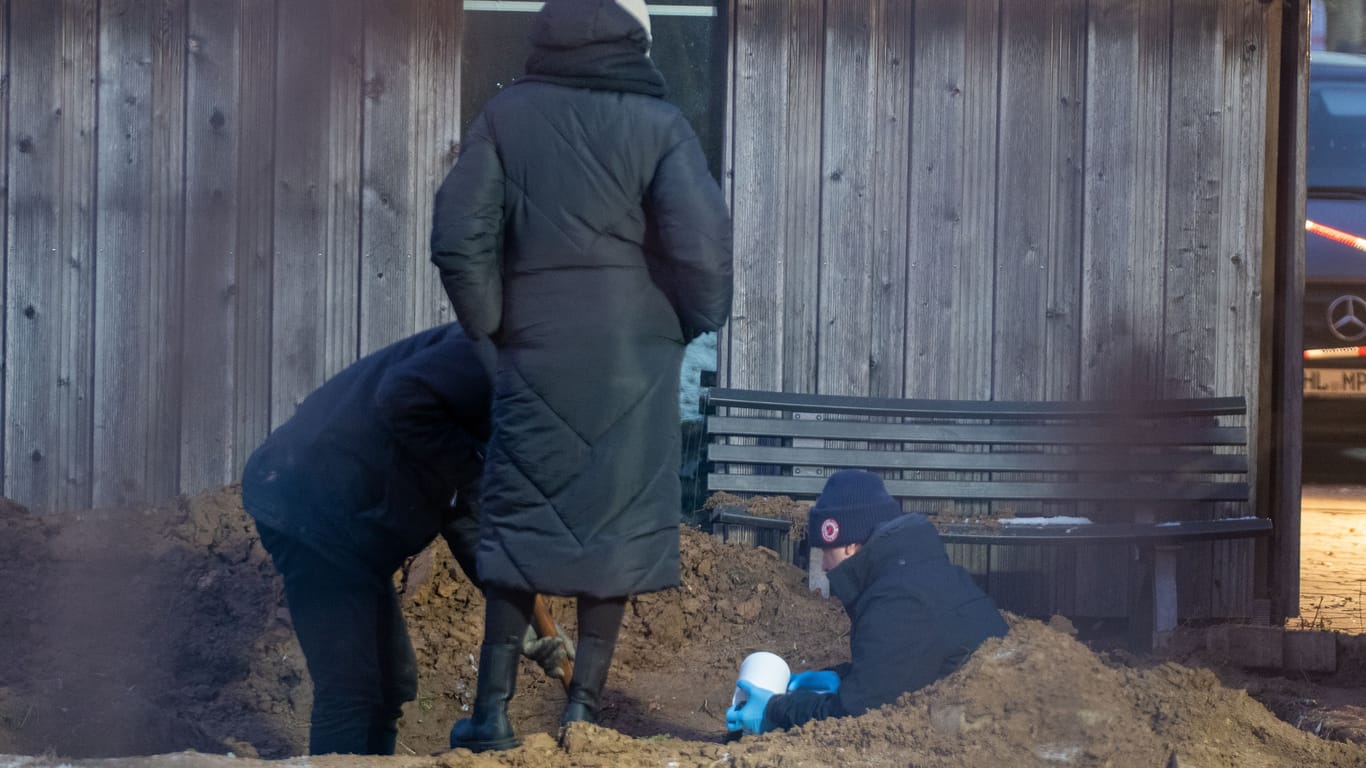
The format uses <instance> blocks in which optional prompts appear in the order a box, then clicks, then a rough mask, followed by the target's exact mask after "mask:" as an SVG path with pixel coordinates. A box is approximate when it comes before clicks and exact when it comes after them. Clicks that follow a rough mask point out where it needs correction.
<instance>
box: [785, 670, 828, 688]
mask: <svg viewBox="0 0 1366 768" xmlns="http://www.w3.org/2000/svg"><path fill="white" fill-rule="evenodd" d="M839 689H840V676H839V675H837V674H835V673H834V672H832V671H831V670H828V669H813V670H810V671H807V672H798V673H797V674H795V675H793V676H792V679H790V680H788V681H787V690H789V691H815V692H816V693H834V692H835V691H838V690H839Z"/></svg>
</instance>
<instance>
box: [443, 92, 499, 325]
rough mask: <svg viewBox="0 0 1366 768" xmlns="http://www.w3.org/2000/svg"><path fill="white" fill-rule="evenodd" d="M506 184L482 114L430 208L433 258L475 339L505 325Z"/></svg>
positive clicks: (461, 316) (457, 313) (447, 291)
mask: <svg viewBox="0 0 1366 768" xmlns="http://www.w3.org/2000/svg"><path fill="white" fill-rule="evenodd" d="M504 184H505V180H504V177H503V164H502V160H501V159H500V158H499V156H498V150H497V147H496V146H494V143H493V140H492V139H491V138H490V135H489V130H488V122H487V121H486V120H485V118H484V116H483V115H480V116H479V117H477V118H475V120H474V123H473V124H472V125H471V126H470V129H469V131H467V132H466V134H465V141H464V144H463V145H462V146H461V150H460V159H459V161H457V162H456V164H455V167H454V168H452V169H451V172H450V173H448V174H447V175H446V180H445V181H444V182H442V184H441V188H440V189H439V190H437V193H436V203H435V205H434V206H433V209H432V242H431V251H432V263H433V264H435V265H436V268H437V270H439V271H440V273H441V285H442V287H443V288H445V289H446V296H448V297H449V298H450V300H451V305H452V306H454V307H455V314H456V317H457V318H459V320H460V325H461V326H462V327H463V328H464V329H465V332H466V333H468V334H469V335H470V336H471V337H472V338H482V337H487V336H491V335H493V334H495V333H497V332H498V327H499V326H500V325H501V324H502V313H503V277H502V264H503V245H502V243H503V213H504V211H503V209H504V196H503V189H504Z"/></svg>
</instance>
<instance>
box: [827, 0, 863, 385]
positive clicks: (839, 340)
mask: <svg viewBox="0 0 1366 768" xmlns="http://www.w3.org/2000/svg"><path fill="white" fill-rule="evenodd" d="M874 21H875V20H874V16H873V3H872V1H871V0H845V2H839V3H834V4H832V5H830V6H829V7H827V9H826V42H825V56H826V59H825V68H826V76H825V107H824V110H823V116H824V130H823V137H822V144H821V155H822V160H821V176H822V184H821V218H820V221H821V227H820V246H821V264H822V269H821V272H820V303H819V305H818V306H819V307H820V309H821V312H820V328H819V331H818V334H819V347H818V353H817V359H816V368H817V377H816V388H817V391H819V392H820V393H821V394H829V395H867V394H869V392H868V377H869V369H870V364H871V359H872V348H871V343H872V295H871V294H872V285H873V275H872V267H873V237H872V235H873V220H874V214H873V206H874V200H873V184H874V182H873V176H874V173H875V170H874V166H873V136H874V131H873V115H874V109H875V108H874V103H875V100H876V98H877V91H876V82H875V80H874V78H873V76H872V55H871V54H872V50H873V47H874V44H873V35H874V32H873V23H874Z"/></svg>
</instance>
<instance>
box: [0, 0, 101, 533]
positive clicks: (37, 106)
mask: <svg viewBox="0 0 1366 768" xmlns="http://www.w3.org/2000/svg"><path fill="white" fill-rule="evenodd" d="M9 32H10V35H9V40H10V44H11V51H10V67H11V71H10V78H11V79H10V89H11V90H10V105H9V107H10V109H9V116H10V121H11V123H10V126H9V127H10V141H11V142H12V143H11V146H12V147H13V152H12V153H11V156H10V166H9V187H10V193H9V194H10V201H9V202H10V204H9V208H8V211H7V218H8V234H7V236H8V251H9V253H11V254H25V256H24V258H22V259H19V258H14V259H11V261H10V263H9V265H8V266H9V269H8V271H7V273H6V281H7V283H8V285H7V288H6V293H7V295H8V296H9V297H10V301H11V306H12V307H13V308H14V312H13V317H14V321H13V322H12V323H10V325H9V326H8V328H7V329H6V333H7V339H6V345H5V354H6V362H7V365H8V371H9V378H8V381H7V382H6V384H7V390H6V422H5V430H6V432H7V438H6V446H7V448H8V451H7V453H6V455H5V475H6V477H7V481H6V483H5V488H6V493H7V494H9V495H10V496H11V497H13V498H14V499H15V500H17V501H19V502H20V503H21V504H24V505H25V506H28V507H31V508H34V509H39V510H50V509H69V508H81V507H85V506H88V505H89V504H90V501H91V452H92V446H91V442H92V434H93V431H94V423H93V411H92V408H91V396H92V392H91V387H92V384H93V349H92V346H93V339H92V335H91V323H92V315H93V305H94V282H93V281H94V274H93V273H94V265H93V255H94V254H93V241H94V179H95V110H96V104H95V102H96V97H95V90H96V86H95V79H96V75H97V73H98V71H99V70H98V65H99V62H98V54H97V51H98V47H99V42H98V41H99V27H98V7H97V3H96V2H95V0H61V2H54V0H14V1H13V2H12V4H11V6H10V30H9Z"/></svg>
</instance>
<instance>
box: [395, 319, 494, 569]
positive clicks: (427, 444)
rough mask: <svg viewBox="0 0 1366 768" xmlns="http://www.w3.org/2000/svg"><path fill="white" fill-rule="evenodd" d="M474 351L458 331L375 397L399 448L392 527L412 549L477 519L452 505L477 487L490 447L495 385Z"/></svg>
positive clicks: (398, 368) (403, 367)
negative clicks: (459, 522)
mask: <svg viewBox="0 0 1366 768" xmlns="http://www.w3.org/2000/svg"><path fill="white" fill-rule="evenodd" d="M481 343H483V344H488V342H487V341H483V342H481ZM475 350H476V343H475V342H472V341H470V340H469V339H467V338H465V337H464V336H463V335H461V334H459V333H458V332H456V331H452V333H451V334H450V335H448V336H447V337H446V338H445V339H444V340H443V341H441V342H440V343H437V344H433V345H431V346H430V347H428V348H426V349H424V350H422V351H421V352H419V353H418V354H416V355H413V356H412V357H410V358H408V359H407V360H404V361H403V362H402V363H399V364H397V365H395V366H394V367H393V368H391V369H390V370H389V371H388V372H387V373H386V374H385V375H384V378H383V379H382V380H381V381H380V384H379V387H378V389H377V390H376V392H375V401H374V405H375V408H376V410H377V411H378V413H379V415H380V418H381V420H382V421H383V422H384V424H385V426H386V427H387V428H388V430H389V434H390V437H391V439H392V440H393V442H394V445H395V451H394V452H393V455H392V457H391V459H390V461H391V465H390V469H389V472H388V477H387V479H386V483H385V488H386V490H385V504H386V507H387V511H386V519H387V520H388V523H389V525H390V526H391V527H393V528H394V529H395V530H396V532H397V533H398V534H399V535H400V536H401V537H402V538H403V539H404V540H405V541H407V542H408V546H409V548H413V547H417V548H420V547H421V546H425V544H426V542H427V541H430V539H431V537H432V536H435V535H436V534H437V533H438V532H440V531H441V529H442V528H443V527H446V526H447V525H448V523H449V519H450V518H451V517H452V516H453V515H456V514H460V513H465V514H470V512H469V510H470V509H471V507H470V506H469V505H464V506H463V507H462V508H454V507H452V505H451V501H452V499H453V497H455V495H456V491H457V490H458V489H463V488H468V487H471V486H477V483H478V479H479V475H480V473H481V471H482V469H483V456H482V448H483V443H484V441H485V440H487V439H488V410H489V400H490V397H491V395H490V390H489V379H488V376H487V375H486V374H485V372H484V368H483V365H482V364H481V363H480V362H479V359H478V355H477V353H476V351H475ZM461 565H462V566H464V565H465V564H464V563H462V564H461Z"/></svg>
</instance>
